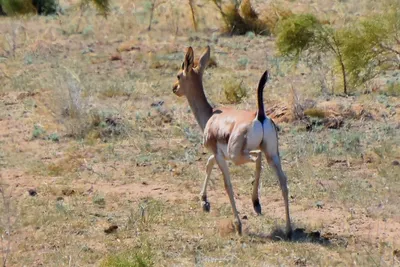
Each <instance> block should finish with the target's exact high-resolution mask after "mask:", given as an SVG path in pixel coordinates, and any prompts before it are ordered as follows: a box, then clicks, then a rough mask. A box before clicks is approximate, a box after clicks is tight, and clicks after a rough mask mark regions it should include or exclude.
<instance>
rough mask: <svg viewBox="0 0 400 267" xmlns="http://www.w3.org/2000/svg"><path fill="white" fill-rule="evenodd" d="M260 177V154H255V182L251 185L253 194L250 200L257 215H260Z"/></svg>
mask: <svg viewBox="0 0 400 267" xmlns="http://www.w3.org/2000/svg"><path fill="white" fill-rule="evenodd" d="M260 176H261V152H259V153H257V159H256V174H255V180H254V184H253V194H252V196H251V200H252V201H253V208H254V211H255V212H256V213H257V214H258V215H261V205H260V199H259V188H260Z"/></svg>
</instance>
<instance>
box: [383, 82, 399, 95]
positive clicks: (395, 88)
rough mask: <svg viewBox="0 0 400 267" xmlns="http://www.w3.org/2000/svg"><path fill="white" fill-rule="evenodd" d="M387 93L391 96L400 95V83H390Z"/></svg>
mask: <svg viewBox="0 0 400 267" xmlns="http://www.w3.org/2000/svg"><path fill="white" fill-rule="evenodd" d="M386 94H387V95H389V96H400V83H393V82H392V83H389V85H388V87H387V90H386Z"/></svg>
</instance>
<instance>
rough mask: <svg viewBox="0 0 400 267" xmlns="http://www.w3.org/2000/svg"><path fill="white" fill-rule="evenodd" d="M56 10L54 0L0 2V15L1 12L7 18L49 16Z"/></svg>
mask: <svg viewBox="0 0 400 267" xmlns="http://www.w3.org/2000/svg"><path fill="white" fill-rule="evenodd" d="M57 8H58V2H56V0H0V15H1V13H2V12H1V11H4V12H3V13H4V14H7V15H9V16H16V15H24V14H28V13H38V14H40V15H51V14H55V13H56V12H57Z"/></svg>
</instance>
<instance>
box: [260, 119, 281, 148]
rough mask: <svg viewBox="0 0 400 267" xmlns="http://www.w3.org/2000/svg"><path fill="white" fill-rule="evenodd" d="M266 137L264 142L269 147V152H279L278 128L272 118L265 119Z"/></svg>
mask: <svg viewBox="0 0 400 267" xmlns="http://www.w3.org/2000/svg"><path fill="white" fill-rule="evenodd" d="M263 129H264V137H263V142H264V145H265V146H266V147H267V153H268V155H270V156H274V155H277V154H278V138H277V134H276V129H275V126H274V124H273V123H272V121H271V119H270V118H267V119H265V121H264V123H263Z"/></svg>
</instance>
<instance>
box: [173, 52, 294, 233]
mask: <svg viewBox="0 0 400 267" xmlns="http://www.w3.org/2000/svg"><path fill="white" fill-rule="evenodd" d="M209 59H210V47H209V46H207V49H206V51H205V52H204V53H203V54H202V55H201V56H200V58H199V60H198V63H195V62H194V53H193V49H192V47H189V48H187V51H186V55H185V58H184V61H183V64H182V68H181V70H180V71H179V73H178V75H177V78H178V80H177V81H176V83H175V84H174V86H173V90H172V91H173V93H175V94H176V95H177V96H179V97H181V96H185V97H186V98H187V100H188V102H189V105H190V108H191V110H192V112H193V114H194V116H195V118H196V120H197V122H198V124H199V125H200V127H201V129H202V130H203V131H204V140H203V141H204V146H205V147H206V148H207V149H208V150H209V151H210V152H212V156H210V157H209V158H208V161H207V165H206V177H205V180H204V183H203V187H202V190H201V192H200V197H201V205H202V207H203V210H204V211H206V212H209V211H210V203H209V202H208V199H207V183H208V181H209V179H210V175H211V171H212V169H213V166H214V164H215V163H217V165H218V167H219V168H220V170H221V171H222V174H223V177H224V184H225V190H226V192H227V193H228V196H229V200H230V203H231V206H232V211H233V215H234V226H235V230H236V232H237V233H238V234H239V235H241V234H242V223H241V221H240V218H239V214H238V211H237V209H236V204H235V198H234V194H233V188H232V184H231V179H230V175H229V169H228V165H227V162H226V161H227V160H230V161H232V162H233V163H234V164H236V165H241V164H244V163H248V162H256V172H255V181H254V184H253V192H252V201H253V207H254V210H255V212H256V213H257V214H258V215H260V214H261V205H260V200H259V196H258V194H259V192H258V191H259V183H260V173H261V153H264V154H265V156H266V158H267V161H268V163H269V165H270V166H271V167H272V168H273V169H274V171H275V172H276V174H277V176H278V178H279V182H280V188H281V190H282V195H283V199H284V202H285V212H286V234H287V236H288V237H289V238H290V236H291V233H292V228H291V223H290V215H289V199H288V187H287V178H286V175H285V173H284V172H283V170H282V167H281V161H280V156H279V150H278V134H277V129H276V126H275V124H274V122H273V121H272V120H271V119H270V118H268V117H267V116H266V115H265V111H264V103H263V90H264V86H265V83H266V82H267V79H268V72H267V71H265V73H264V74H263V75H262V77H261V79H260V81H259V85H258V89H257V108H258V109H257V111H256V112H254V111H247V110H236V109H230V108H213V107H211V105H210V104H209V102H208V101H207V98H206V96H205V94H204V88H203V81H202V78H203V73H204V69H205V68H206V66H207V64H208V61H209Z"/></svg>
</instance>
